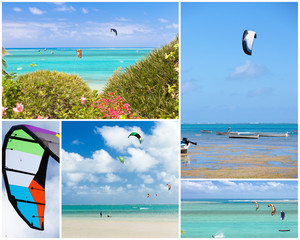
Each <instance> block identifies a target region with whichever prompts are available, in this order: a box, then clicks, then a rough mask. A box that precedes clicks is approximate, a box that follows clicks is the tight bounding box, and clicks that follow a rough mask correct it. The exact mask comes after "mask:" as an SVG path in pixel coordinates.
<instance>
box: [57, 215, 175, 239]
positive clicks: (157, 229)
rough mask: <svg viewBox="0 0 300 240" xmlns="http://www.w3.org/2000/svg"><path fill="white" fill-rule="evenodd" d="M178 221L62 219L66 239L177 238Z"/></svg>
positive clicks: (63, 235) (63, 233)
mask: <svg viewBox="0 0 300 240" xmlns="http://www.w3.org/2000/svg"><path fill="white" fill-rule="evenodd" d="M178 236H179V233H178V221H147V220H144V219H141V220H139V221H138V220H132V221H125V220H113V219H108V218H103V219H100V218H99V219H93V220H89V219H86V218H81V219H78V218H77V219H71V218H63V219H62V237H67V238H124V237H126V238H178Z"/></svg>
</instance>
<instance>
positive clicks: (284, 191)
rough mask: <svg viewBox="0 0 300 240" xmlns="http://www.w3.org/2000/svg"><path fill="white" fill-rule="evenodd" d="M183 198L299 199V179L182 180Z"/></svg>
mask: <svg viewBox="0 0 300 240" xmlns="http://www.w3.org/2000/svg"><path fill="white" fill-rule="evenodd" d="M181 199H198V200H201V199H232V200H235V199H237V200H238V199H246V200H251V199H257V200H269V199H271V200H272V199H274V200H276V199H284V200H294V199H298V183H297V181H277V180H276V181H274V180H266V181H232V180H223V181H186V180H182V181H181Z"/></svg>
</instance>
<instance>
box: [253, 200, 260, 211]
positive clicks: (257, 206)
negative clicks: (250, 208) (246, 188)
mask: <svg viewBox="0 0 300 240" xmlns="http://www.w3.org/2000/svg"><path fill="white" fill-rule="evenodd" d="M253 203H255V204H256V211H257V209H258V208H259V205H258V203H257V202H256V201H253Z"/></svg>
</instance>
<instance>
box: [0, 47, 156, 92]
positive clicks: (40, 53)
mask: <svg viewBox="0 0 300 240" xmlns="http://www.w3.org/2000/svg"><path fill="white" fill-rule="evenodd" d="M76 49H77V48H49V49H47V50H46V51H44V49H39V48H30V49H29V48H22V49H21V48H18V49H13V48H8V49H6V50H7V51H8V52H9V54H10V55H7V56H5V57H4V59H5V60H6V61H7V66H8V67H7V69H6V70H7V71H8V72H9V73H10V72H12V71H13V72H15V73H17V74H23V73H29V72H33V71H35V70H37V69H39V70H40V69H43V70H44V69H46V70H55V71H60V72H65V73H71V74H77V75H79V76H80V77H82V78H83V79H84V80H85V81H87V83H88V85H89V86H90V87H91V88H92V89H96V90H99V91H101V89H103V87H104V85H105V84H106V82H107V80H108V78H109V76H111V75H112V74H113V72H114V71H115V70H116V69H118V68H119V67H122V69H123V70H124V69H125V68H126V67H129V66H130V65H132V64H134V63H135V62H137V61H139V60H141V59H143V57H145V56H146V55H147V54H149V53H150V52H151V51H152V50H153V48H81V50H82V58H81V59H80V58H78V57H77V53H76ZM52 52H53V54H52ZM30 64H36V66H34V67H30V66H29V65H30Z"/></svg>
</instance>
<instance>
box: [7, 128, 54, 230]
mask: <svg viewBox="0 0 300 240" xmlns="http://www.w3.org/2000/svg"><path fill="white" fill-rule="evenodd" d="M50 156H51V157H52V158H54V159H55V160H56V161H57V162H59V134H58V133H56V132H52V131H49V130H46V129H42V128H38V127H34V126H30V125H16V126H13V127H12V128H11V129H10V130H9V131H8V133H7V134H6V135H5V138H4V142H3V148H2V173H3V178H4V182H5V187H6V191H7V195H8V199H9V201H10V203H11V204H12V206H13V207H14V209H15V210H16V212H17V213H18V214H19V216H20V217H21V218H22V219H23V220H24V221H25V222H26V223H27V224H28V226H30V227H31V228H33V229H37V230H44V211H45V204H46V203H45V180H46V172H47V165H48V160H49V157H50Z"/></svg>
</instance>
